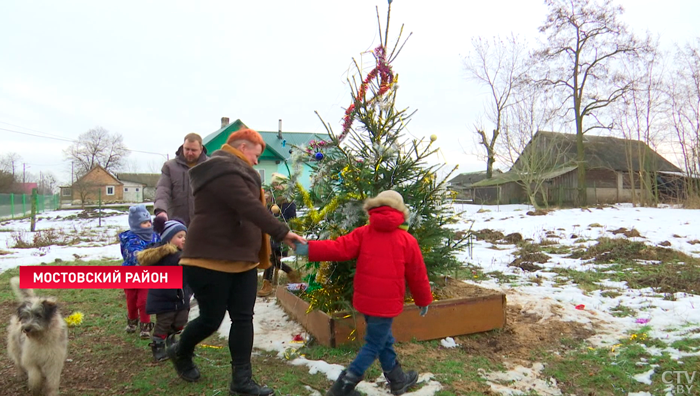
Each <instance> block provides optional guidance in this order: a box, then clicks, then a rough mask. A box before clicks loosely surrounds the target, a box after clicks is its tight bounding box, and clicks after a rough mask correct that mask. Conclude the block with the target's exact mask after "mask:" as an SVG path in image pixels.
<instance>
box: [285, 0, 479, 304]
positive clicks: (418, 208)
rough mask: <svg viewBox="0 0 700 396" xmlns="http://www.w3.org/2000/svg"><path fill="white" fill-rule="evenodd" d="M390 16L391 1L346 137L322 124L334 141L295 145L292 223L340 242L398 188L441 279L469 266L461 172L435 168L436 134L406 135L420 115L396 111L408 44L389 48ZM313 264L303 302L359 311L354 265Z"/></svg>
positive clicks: (355, 87)
mask: <svg viewBox="0 0 700 396" xmlns="http://www.w3.org/2000/svg"><path fill="white" fill-rule="evenodd" d="M390 15H391V2H390V3H389V9H388V11H387V18H386V30H385V33H382V32H381V31H382V29H381V25H380V27H379V31H380V45H379V46H377V47H376V48H375V49H374V50H373V51H372V55H373V57H374V60H375V65H374V67H373V68H372V69H371V71H370V72H369V73H367V75H365V76H364V77H363V70H362V68H361V67H360V65H359V64H358V63H357V62H355V67H356V73H357V75H356V76H355V77H353V78H351V79H349V83H350V84H349V85H350V87H351V95H352V102H351V104H350V106H348V108H347V109H346V111H345V117H344V119H343V129H342V132H341V133H340V134H335V133H334V132H333V129H332V127H331V125H330V124H328V123H326V122H325V121H323V119H321V122H322V123H323V125H324V127H325V128H326V130H327V131H328V134H329V136H330V140H328V141H311V142H309V144H308V145H306V146H305V147H293V148H292V169H293V170H292V172H291V175H290V176H291V183H289V187H288V188H289V189H288V191H287V194H290V195H291V194H294V195H295V198H296V201H297V202H298V203H301V205H300V206H301V207H304V208H305V209H306V212H305V214H303V215H302V216H300V217H298V218H297V219H294V221H293V224H292V225H293V228H294V229H295V230H298V231H300V232H302V233H303V234H304V235H306V236H307V238H309V239H328V238H331V239H333V238H337V237H338V236H340V235H344V234H347V233H349V232H350V231H352V230H353V229H355V228H357V227H359V226H362V225H365V224H366V223H367V221H368V218H367V215H366V213H364V211H363V210H362V206H363V203H364V200H365V199H366V198H369V197H373V196H376V195H377V194H378V193H379V192H381V191H384V190H390V189H391V190H396V191H398V192H399V193H400V194H401V195H402V196H403V197H404V201H405V203H406V205H407V206H408V207H409V208H410V210H411V218H410V220H409V222H408V231H409V232H410V233H411V234H412V235H413V236H414V237H415V238H416V239H417V240H418V243H419V245H420V246H421V250H422V252H423V256H424V260H425V264H426V267H427V269H428V274H429V276H430V277H431V279H433V280H435V279H437V278H439V277H441V276H444V275H446V274H448V273H452V272H453V271H454V270H455V269H456V268H458V267H460V266H461V263H460V262H459V261H458V260H457V259H456V257H455V254H456V253H458V252H459V251H461V250H463V249H464V248H465V247H466V243H467V236H466V235H465V236H461V237H457V236H456V235H455V232H454V231H453V230H452V229H450V228H449V227H447V226H448V225H450V224H454V223H456V222H457V220H458V219H457V216H456V215H455V213H454V210H453V208H452V201H453V199H454V197H453V195H452V193H451V192H449V191H448V190H447V189H446V188H445V180H447V179H448V178H449V175H450V174H452V172H454V170H455V169H456V167H455V168H454V169H452V170H451V171H450V172H449V173H448V175H447V177H445V178H443V179H442V181H439V180H438V177H437V172H438V171H439V170H440V169H441V168H442V167H443V166H444V165H428V164H427V159H428V158H430V157H431V156H434V155H436V153H437V151H438V148H436V147H435V141H436V140H437V136H436V135H431V137H430V139H429V140H428V141H426V140H425V139H420V140H417V139H412V138H409V137H407V136H406V133H405V129H406V126H407V124H408V122H409V120H410V118H411V116H412V115H413V113H410V114H409V113H408V109H401V110H399V109H397V108H396V107H395V104H396V95H397V92H398V88H399V86H398V75H397V74H395V73H394V71H393V68H392V63H393V61H394V60H395V59H396V57H397V56H398V54H399V53H400V52H401V49H402V48H403V45H404V44H405V41H404V42H403V44H402V45H401V46H399V43H401V34H399V37H398V38H397V40H396V44H395V45H394V47H393V49H392V50H391V52H388V51H387V39H388V31H389V21H390ZM378 20H379V18H378ZM401 33H403V26H402V27H401ZM317 114H318V113H317ZM319 118H321V117H320V116H319ZM303 163H307V164H309V165H310V166H311V167H312V169H313V171H314V172H313V174H314V176H313V179H312V186H311V191H306V190H304V189H303V188H302V186H301V184H300V183H298V177H299V175H300V174H301V167H302V164H303ZM307 267H308V268H307V269H309V270H310V272H311V275H309V276H307V278H306V280H307V281H308V283H309V287H308V289H307V290H306V293H305V294H304V295H303V297H304V298H306V299H307V300H308V301H310V303H311V308H310V309H320V310H323V311H325V312H328V313H332V312H337V311H340V310H344V309H347V308H349V307H351V301H352V278H353V275H354V270H355V266H354V262H342V263H340V262H332V263H313V262H311V263H308V265H307Z"/></svg>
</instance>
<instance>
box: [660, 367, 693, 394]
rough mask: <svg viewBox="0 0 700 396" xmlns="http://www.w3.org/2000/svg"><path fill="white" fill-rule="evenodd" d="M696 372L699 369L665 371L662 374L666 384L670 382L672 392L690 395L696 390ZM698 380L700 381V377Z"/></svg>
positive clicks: (662, 379)
mask: <svg viewBox="0 0 700 396" xmlns="http://www.w3.org/2000/svg"><path fill="white" fill-rule="evenodd" d="M696 374H697V371H692V372H691V371H664V372H663V373H662V374H661V381H663V383H664V384H670V385H671V386H672V389H671V392H673V393H674V394H676V395H690V394H691V393H693V392H694V390H693V389H694V388H695V381H696V378H695V375H696ZM698 377H700V376H698ZM697 381H698V382H700V378H697Z"/></svg>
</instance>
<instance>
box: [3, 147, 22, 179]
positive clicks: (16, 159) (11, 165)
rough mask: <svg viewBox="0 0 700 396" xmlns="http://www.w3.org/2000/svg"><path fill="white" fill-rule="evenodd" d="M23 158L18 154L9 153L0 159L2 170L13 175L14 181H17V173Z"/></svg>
mask: <svg viewBox="0 0 700 396" xmlns="http://www.w3.org/2000/svg"><path fill="white" fill-rule="evenodd" d="M21 163H22V156H21V155H19V154H17V153H7V154H3V155H2V157H0V169H2V170H3V171H5V172H7V173H9V174H11V175H12V179H13V180H14V181H17V176H16V173H15V171H16V170H17V169H19V168H20V164H21Z"/></svg>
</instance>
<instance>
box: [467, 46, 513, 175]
mask: <svg viewBox="0 0 700 396" xmlns="http://www.w3.org/2000/svg"><path fill="white" fill-rule="evenodd" d="M472 47H473V52H472V53H470V54H469V55H468V56H467V57H466V58H465V60H464V64H465V68H466V70H467V72H468V74H469V78H470V79H472V80H474V81H476V82H478V83H480V84H482V85H484V86H486V87H487V89H488V91H489V99H488V101H487V103H486V104H485V105H484V107H485V115H486V118H487V119H488V121H489V122H490V123H491V127H492V129H491V132H490V133H489V132H487V128H486V127H484V125H483V124H476V125H474V129H475V130H476V133H477V135H478V137H479V139H480V142H479V144H480V145H481V146H483V147H484V150H485V151H486V177H487V178H491V176H492V175H493V165H494V163H495V162H496V143H497V141H498V137H499V135H501V133H502V128H503V126H504V119H505V112H506V111H507V109H508V108H509V107H510V106H512V105H513V93H514V92H513V91H514V89H515V87H516V85H517V84H518V83H519V81H520V80H521V78H522V77H523V75H524V59H525V57H526V55H527V54H526V50H525V45H524V44H522V43H521V42H519V41H518V38H517V37H516V36H513V35H511V36H510V37H509V38H507V39H501V38H499V37H495V38H494V39H493V40H491V41H487V40H484V39H482V38H481V37H476V38H473V39H472Z"/></svg>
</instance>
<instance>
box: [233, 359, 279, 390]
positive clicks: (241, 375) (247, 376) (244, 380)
mask: <svg viewBox="0 0 700 396" xmlns="http://www.w3.org/2000/svg"><path fill="white" fill-rule="evenodd" d="M231 369H232V371H233V373H232V375H231V386H230V387H229V391H228V394H229V395H231V396H270V395H274V394H275V391H274V390H272V388H268V387H267V386H260V385H258V384H257V383H256V382H255V381H253V368H252V367H251V366H250V364H246V365H243V366H234V365H233V364H231Z"/></svg>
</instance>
